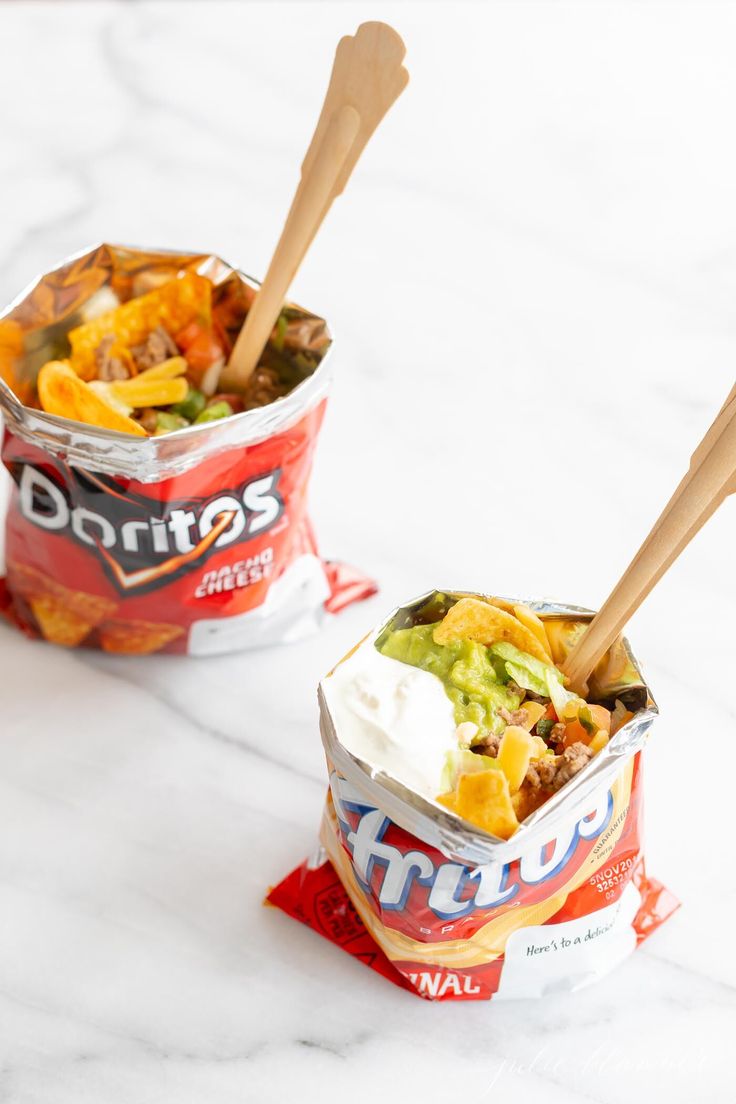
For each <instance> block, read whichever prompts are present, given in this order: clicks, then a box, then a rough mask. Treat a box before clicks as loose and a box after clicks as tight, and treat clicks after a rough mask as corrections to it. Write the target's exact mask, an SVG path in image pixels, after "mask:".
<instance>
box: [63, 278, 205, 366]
mask: <svg viewBox="0 0 736 1104" xmlns="http://www.w3.org/2000/svg"><path fill="white" fill-rule="evenodd" d="M211 318H212V284H211V283H210V281H209V280H208V279H207V278H206V277H205V276H198V275H197V273H196V272H187V273H185V275H184V276H180V277H178V278H177V279H175V280H169V281H168V282H167V283H165V284H163V285H162V286H161V287H159V288H156V289H155V290H154V291H149V292H148V293H147V294H146V295H140V296H138V298H137V299H129V300H128V302H127V303H123V304H122V306H120V307H116V308H115V309H114V310H110V311H105V313H104V314H101V315H99V317H98V318H94V319H92V321H91V322H85V323H84V325H82V326H77V327H76V329H74V330H70V331H69V335H68V336H69V341H70V343H71V347H72V355H71V361H72V367H73V368H74V371H75V372H76V373H77V374H78V375H79V376H81V377H82V379H92V378H93V377H94V375H95V350H96V349H97V346H98V345H99V344H100V342H101V341H102V339H103V337H105V336H106V335H107V334H111V333H113V334H115V338H116V342H118V343H120V344H121V345H124V346H125V347H126V348H128V349H129V348H131V347H132V346H133V345H142V344H143V342H144V341H145V340H146V338H147V337H148V335H149V334H150V333H151V331H152V330H155V329H156V327H157V326H163V328H164V329H165V330H166V331H167V333H169V334H171V335H172V336H173V335H174V334H176V333H179V331H180V330H183V329H184V328H185V326H188V325H189V324H190V323H191V322H201V323H203V324H205V325H207V326H208V327H209V325H210V322H211Z"/></svg>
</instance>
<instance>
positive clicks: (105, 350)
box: [95, 333, 130, 383]
mask: <svg viewBox="0 0 736 1104" xmlns="http://www.w3.org/2000/svg"><path fill="white" fill-rule="evenodd" d="M114 344H115V334H112V333H111V334H106V335H105V336H104V337H103V339H102V341H101V342H100V344H99V345H98V346H97V348H96V350H95V366H96V368H97V378H98V379H100V380H104V381H105V382H106V383H109V382H110V381H111V380H122V379H127V378H128V376H129V375H130V372H129V371H128V369H127V366H126V365H125V364H123V362H122V360H121V359H120V357H116V356H113V355H112V352H111V350H112V346H113V345H114Z"/></svg>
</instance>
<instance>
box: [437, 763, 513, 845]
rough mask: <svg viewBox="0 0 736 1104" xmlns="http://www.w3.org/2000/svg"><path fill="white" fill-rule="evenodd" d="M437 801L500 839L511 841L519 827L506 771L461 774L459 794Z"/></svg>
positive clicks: (456, 791) (442, 796)
mask: <svg viewBox="0 0 736 1104" xmlns="http://www.w3.org/2000/svg"><path fill="white" fill-rule="evenodd" d="M437 800H438V802H439V803H440V804H441V805H444V806H445V808H446V809H450V810H451V811H452V812H454V813H457V815H458V816H461V817H463V818H464V819H465V820H468V821H470V823H471V824H476V825H477V826H478V827H479V828H482V829H483V831H484V832H489V833H490V834H491V835H492V836H498V838H499V839H509V838H510V837H511V836H513V834H514V832H515V831H516V829H517V828H518V827H519V821H518V819H517V816H516V813H515V812H514V806H513V803H512V800H511V794H510V792H509V783H508V779H507V778H506V775H505V774H504V773H503V771H499V770H483V771H473V773H472V774H461V775H460V776H459V778H458V780H457V789H456V790H455V793H451V794H442V795H441V796H440V797H438V798H437Z"/></svg>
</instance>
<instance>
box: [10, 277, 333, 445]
mask: <svg viewBox="0 0 736 1104" xmlns="http://www.w3.org/2000/svg"><path fill="white" fill-rule="evenodd" d="M232 321H233V320H232V318H230V317H229V316H228V305H227V303H214V302H213V285H212V283H211V281H210V280H208V279H207V278H206V277H205V276H201V275H199V274H198V273H195V272H184V273H182V274H180V275H179V276H178V277H177V278H174V279H167V280H166V281H165V282H164V283H162V284H160V285H159V286H155V287H153V288H152V289H151V290H146V291H143V292H142V293H141V294H138V295H134V296H133V297H132V298H129V299H127V300H126V301H124V302H122V301H121V300H120V298H119V297H118V296H117V295H116V293H115V292H114V291H113V290H112V289H111V288H110V287H105V288H103V289H101V290H100V291H99V292H97V293H96V294H95V295H93V296H92V298H91V299H90V300H89V302H88V303H87V305H86V307H85V308H84V310H83V312H82V321H81V322H80V323H79V324H77V325H74V326H73V327H72V328H70V329H69V330H68V331H67V332H66V334H65V335H64V337H63V339H62V341H61V342H59V343H58V345H57V347H56V348H54V349H53V350H50V351H52V352H53V354H54V355H53V356H52V357H51V358H50V359H48V360H47V361H46V363H44V364H43V365H42V366H41V368H40V371H39V372H38V378H37V383H36V389H35V393H34V394H33V395H32V396H31V398H30V401H29V405H32V406H37V407H40V408H41V409H42V410H44V411H46V412H47V413H49V414H54V415H57V416H59V417H64V418H69V419H72V420H74V421H78V422H84V423H87V424H90V425H95V426H100V427H103V428H107V429H113V430H117V431H118V432H122V433H128V434H131V435H133V436H137V437H153V436H160V435H162V434H166V433H172V432H175V431H176V430H180V429H187V428H189V427H190V426H198V425H202V424H203V423H207V422H213V421H218V420H220V419H222V418H227V417H230V416H231V415H233V414H240V413H242V412H244V411H247V410H254V409H256V408H258V407H262V406H265V405H267V404H269V403H272V402H275V401H276V400H278V399H280V398H282V397H283V396H285V395H287V394H288V393H289V392H290V391H291V390H293V388H294V387H295V386H296V384H297V383H299V382H301V380H302V379H304V378H306V376H308V375H310V374H311V373H312V372H313V371H314V369H315V367H316V365H317V364H318V363H319V359H320V352H319V351H315V349H314V348H312V347H310V345H309V340H308V337H309V335H307V340H306V341H305V340H302V339H303V338H304V320H303V318H302V317H300V316H299V314H298V312H296V311H293V312H292V311H291V310H290V309H289V308H288V307H287V308H285V309H284V310H283V312H282V314H281V316H280V317H279V320H278V324H277V326H276V328H275V329H274V332H273V334H272V335H271V340H270V341H269V343H268V345H267V346H266V349H265V350H264V353H263V355H262V357H261V361H260V363H259V365H258V367H257V368H256V370H255V371H254V373H253V375H252V376H251V378H250V380H249V382H248V385H247V387H246V389H245V390H244V391H243V392H242V393H238V394H235V393H230V392H224V391H222V390H220V389H219V378H220V373H221V370H222V369H223V367H224V366H225V364H226V363H227V360H228V357H229V355H230V352H231V350H232V345H233V342H234V338H235V337H236V336H237V329H238V328H239V327H236V328H233V326H232V324H231V323H232ZM239 321H241V322H242V318H241V319H240V320H239Z"/></svg>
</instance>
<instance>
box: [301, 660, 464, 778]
mask: <svg viewBox="0 0 736 1104" xmlns="http://www.w3.org/2000/svg"><path fill="white" fill-rule="evenodd" d="M322 691H323V693H324V696H325V699H326V701H327V705H328V707H329V710H330V713H331V714H332V719H333V721H334V723H335V729H336V731H337V737H338V739H339V741H340V743H341V744H342V745H343V747H344V748H346V749H347V750H348V751H350V752H352V754H353V755H355V756H357V757H358V758H359V759H363V760H364V762H366V763H368V764H369V766H371V767H373V768H375V769H378V770H382V771H385V772H386V773H387V774H390V775H392V776H393V777H394V778H396V779H397V780H398V781H400V782H402V783H403V784H404V785H405V786H407V787H408V788H409V789H411V790H414V791H415V792H416V793H420V794H423V795H424V796H425V797H429V798H435V797H436V796H437V794H438V793H439V792H440V781H441V775H442V771H443V768H444V766H445V762H446V758H447V752H448V751H451V750H453V749H455V748H457V746H458V742H457V736H456V727H457V726H456V724H455V718H454V714H453V706H452V702H451V701H450V699H449V698H448V696H447V694H446V693H445V688H444V686H443V685H442V683H441V681H440V680H439V679H438V678H437V676H436V675H433V674H431V673H430V672H429V671H421V670H420V669H419V668H417V667H411V666H409V664H407V663H402V662H401V661H400V660H398V659H392V658H391V657H389V656H384V655H381V653H380V652H379V651H378V650H377V649H376V646H375V644H374V642H373V640H372V639H368V640H365V641H364V642H363V643H362V644H361V645H360V646H359V647H358V648H357V650H356V651H355V652H354V653H353V655H351V656H350V658H349V659H346V660H344V662H342V663H341V664H340V665H339V666H338V667H337V668H336V669H335V671H334V672H333V673H332V674H331V675H330V676H329V677H328V678H326V679H325V680H324V681H323V683H322Z"/></svg>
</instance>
